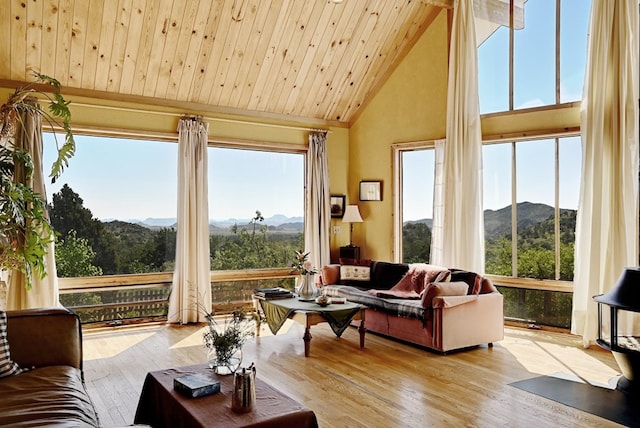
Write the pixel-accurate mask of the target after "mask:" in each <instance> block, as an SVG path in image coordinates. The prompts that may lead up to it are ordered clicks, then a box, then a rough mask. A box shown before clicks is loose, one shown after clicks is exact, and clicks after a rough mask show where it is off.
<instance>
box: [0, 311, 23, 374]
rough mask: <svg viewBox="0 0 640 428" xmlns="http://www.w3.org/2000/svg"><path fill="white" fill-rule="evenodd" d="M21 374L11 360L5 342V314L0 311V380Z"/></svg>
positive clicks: (6, 342) (6, 341)
mask: <svg viewBox="0 0 640 428" xmlns="http://www.w3.org/2000/svg"><path fill="white" fill-rule="evenodd" d="M18 373H22V369H20V367H19V366H18V365H17V364H16V363H15V362H14V361H12V360H11V353H10V352H9V342H8V340H7V314H6V313H5V312H4V311H0V378H3V377H7V376H13V375H17V374H18Z"/></svg>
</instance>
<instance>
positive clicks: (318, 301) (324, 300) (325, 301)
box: [316, 294, 331, 306]
mask: <svg viewBox="0 0 640 428" xmlns="http://www.w3.org/2000/svg"><path fill="white" fill-rule="evenodd" d="M316 304H318V305H320V306H327V305H329V304H331V300H330V299H329V298H328V297H327V296H326V295H324V294H322V295H320V296H318V297H316Z"/></svg>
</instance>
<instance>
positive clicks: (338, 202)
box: [331, 195, 345, 218]
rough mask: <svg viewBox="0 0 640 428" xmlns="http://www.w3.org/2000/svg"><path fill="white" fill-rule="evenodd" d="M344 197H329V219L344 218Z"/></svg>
mask: <svg viewBox="0 0 640 428" xmlns="http://www.w3.org/2000/svg"><path fill="white" fill-rule="evenodd" d="M344 202H345V195H331V217H332V218H342V216H344Z"/></svg>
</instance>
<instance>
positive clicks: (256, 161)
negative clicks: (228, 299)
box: [44, 134, 304, 220]
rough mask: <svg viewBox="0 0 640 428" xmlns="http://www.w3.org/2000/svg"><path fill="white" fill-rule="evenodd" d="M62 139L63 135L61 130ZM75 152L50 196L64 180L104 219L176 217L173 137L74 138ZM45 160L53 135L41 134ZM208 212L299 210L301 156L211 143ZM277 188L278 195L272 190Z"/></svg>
mask: <svg viewBox="0 0 640 428" xmlns="http://www.w3.org/2000/svg"><path fill="white" fill-rule="evenodd" d="M58 137H59V138H62V136H58ZM75 139H76V145H77V149H76V155H75V156H74V157H73V158H72V159H71V161H70V165H69V168H68V169H67V170H66V171H65V172H64V174H63V175H62V177H61V178H60V179H59V181H58V182H57V183H55V184H48V185H47V194H48V195H47V196H48V199H49V201H50V200H51V195H53V193H55V192H57V191H59V190H60V188H61V187H62V186H63V185H64V184H65V183H67V184H69V186H70V187H71V188H72V189H73V191H74V192H76V193H78V195H80V197H81V198H82V199H83V202H84V207H85V208H89V209H90V210H91V212H92V213H93V215H94V217H97V218H99V219H101V220H107V219H113V218H115V219H119V220H132V219H138V220H143V219H146V218H149V217H154V218H174V217H176V204H177V202H176V199H177V190H176V189H177V158H176V156H177V148H178V145H177V143H167V142H154V141H136V140H128V139H117V138H109V139H105V138H101V137H88V136H83V135H77V136H76V138H75ZM44 144H45V165H51V162H52V161H53V155H54V147H55V144H53V136H52V135H51V134H45V142H44ZM208 155H209V156H208V162H209V201H210V204H209V217H210V218H212V219H219V220H220V219H228V218H243V219H246V218H250V217H252V216H253V215H254V214H255V211H256V210H261V211H262V214H263V215H264V216H265V217H270V216H273V215H276V214H282V215H286V216H288V217H294V216H302V214H303V209H304V195H303V189H302V187H301V186H300V183H303V182H304V175H303V174H304V157H303V155H300V154H280V153H270V152H255V151H248V150H232V149H220V148H215V149H214V148H209V149H208ZM274 189H277V192H276V197H275V198H274V197H273V190H274Z"/></svg>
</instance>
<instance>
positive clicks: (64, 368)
mask: <svg viewBox="0 0 640 428" xmlns="http://www.w3.org/2000/svg"><path fill="white" fill-rule="evenodd" d="M6 314H7V330H6V334H7V339H8V343H9V351H10V357H11V360H13V361H14V362H16V363H17V364H18V365H19V366H20V367H21V368H22V369H28V370H26V371H23V372H22V373H19V374H14V375H10V376H7V377H3V378H0V397H2V398H1V399H0V426H10V427H33V426H47V427H98V426H99V422H98V415H97V414H96V411H95V409H94V406H93V403H92V402H91V399H90V397H89V394H88V393H87V390H86V388H85V384H84V378H83V371H82V330H81V327H80V320H79V318H78V317H77V315H76V314H74V313H73V312H71V311H69V310H67V309H64V308H50V309H29V310H18V311H7V313H6Z"/></svg>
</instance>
